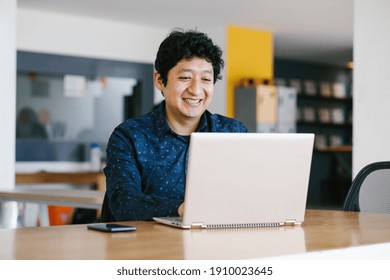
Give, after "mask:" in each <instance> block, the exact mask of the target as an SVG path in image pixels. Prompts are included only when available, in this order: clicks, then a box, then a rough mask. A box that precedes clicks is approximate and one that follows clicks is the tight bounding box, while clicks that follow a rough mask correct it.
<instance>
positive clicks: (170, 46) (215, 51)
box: [155, 29, 224, 86]
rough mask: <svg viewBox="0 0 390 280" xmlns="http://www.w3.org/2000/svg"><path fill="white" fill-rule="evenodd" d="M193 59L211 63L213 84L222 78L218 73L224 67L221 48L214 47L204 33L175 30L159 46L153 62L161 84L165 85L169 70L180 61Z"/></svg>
mask: <svg viewBox="0 0 390 280" xmlns="http://www.w3.org/2000/svg"><path fill="white" fill-rule="evenodd" d="M194 57H198V58H203V59H205V60H206V61H208V62H211V64H212V65H213V70H214V83H216V81H217V80H220V79H221V78H222V76H221V75H220V73H221V71H222V69H223V67H224V61H223V59H222V50H221V48H220V47H219V46H217V45H214V43H213V41H212V40H211V39H210V38H209V37H208V36H207V35H206V34H204V33H201V32H198V31H196V30H188V31H183V30H182V29H175V30H173V31H172V32H171V33H170V34H169V35H168V37H167V38H165V40H164V41H163V42H162V43H161V44H160V47H159V49H158V52H157V56H156V60H155V68H156V71H157V72H158V73H159V74H160V76H161V79H162V82H163V84H164V85H165V86H166V85H167V81H168V72H169V70H171V69H172V68H173V67H175V66H176V64H177V63H178V62H179V61H180V60H182V59H187V60H191V59H192V58H194Z"/></svg>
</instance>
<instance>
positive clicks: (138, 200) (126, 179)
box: [102, 30, 248, 222]
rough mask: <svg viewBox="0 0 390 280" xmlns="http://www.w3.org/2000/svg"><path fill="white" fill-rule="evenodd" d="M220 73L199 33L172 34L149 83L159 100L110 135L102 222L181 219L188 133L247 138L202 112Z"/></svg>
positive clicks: (215, 51)
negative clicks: (222, 133)
mask: <svg viewBox="0 0 390 280" xmlns="http://www.w3.org/2000/svg"><path fill="white" fill-rule="evenodd" d="M223 66H224V62H223V60H222V51H221V49H220V48H219V47H218V46H216V45H214V44H213V42H212V40H211V39H210V38H209V37H208V36H207V35H206V34H204V33H201V32H198V31H193V30H189V31H182V30H175V31H173V32H171V33H170V34H169V36H168V37H167V38H166V39H165V40H164V41H163V42H162V43H161V45H160V48H159V50H158V52H157V57H156V61H155V68H156V71H155V73H154V83H155V85H156V87H157V88H158V89H159V90H160V91H161V93H162V95H163V96H164V98H165V100H164V101H163V102H162V103H161V104H160V105H159V106H158V107H157V108H156V109H154V110H153V111H152V112H150V113H148V114H146V115H143V116H141V117H138V118H134V119H129V120H126V121H125V122H123V123H122V124H120V125H119V126H118V127H116V128H115V130H114V132H113V133H112V135H111V137H110V139H109V142H108V146H107V165H106V167H105V169H104V173H105V175H106V178H107V191H106V196H105V199H104V203H103V209H102V221H103V222H109V221H130V220H152V218H153V217H156V216H178V215H180V216H181V214H182V208H183V202H184V201H183V200H184V191H185V181H186V171H187V161H188V151H189V142H190V136H191V133H192V132H195V131H196V132H247V131H248V130H247V128H246V127H245V126H244V125H243V124H242V123H240V122H238V121H236V120H234V119H231V118H227V117H225V116H221V115H218V114H212V113H211V112H209V111H208V110H207V108H208V106H209V105H210V103H211V101H212V99H213V94H214V84H215V83H216V81H217V80H218V79H221V76H220V73H221V71H222V68H223Z"/></svg>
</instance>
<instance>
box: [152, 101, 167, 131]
mask: <svg viewBox="0 0 390 280" xmlns="http://www.w3.org/2000/svg"><path fill="white" fill-rule="evenodd" d="M153 113H154V125H155V129H156V134H157V136H161V135H163V134H165V133H168V132H170V131H171V128H170V127H169V125H168V123H167V121H166V113H165V101H162V102H161V103H160V104H159V105H158V106H157V107H156V109H154V111H153Z"/></svg>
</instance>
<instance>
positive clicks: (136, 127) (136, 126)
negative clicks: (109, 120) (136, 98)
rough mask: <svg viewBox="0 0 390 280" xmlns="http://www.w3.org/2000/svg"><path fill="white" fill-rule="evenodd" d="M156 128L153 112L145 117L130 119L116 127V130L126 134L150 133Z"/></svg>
mask: <svg viewBox="0 0 390 280" xmlns="http://www.w3.org/2000/svg"><path fill="white" fill-rule="evenodd" d="M153 127H154V115H153V113H152V112H150V113H147V114H145V115H142V116H139V117H135V118H130V119H127V120H125V121H123V122H122V123H121V124H119V125H118V126H117V127H116V130H121V131H125V132H136V131H140V132H142V131H148V130H150V129H153Z"/></svg>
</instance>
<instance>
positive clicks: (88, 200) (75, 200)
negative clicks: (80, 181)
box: [0, 189, 104, 226]
mask: <svg viewBox="0 0 390 280" xmlns="http://www.w3.org/2000/svg"><path fill="white" fill-rule="evenodd" d="M103 198H104V191H96V190H55V189H23V190H18V189H14V190H0V202H1V201H20V202H32V203H37V204H39V212H40V221H41V225H42V226H49V225H50V223H49V215H48V211H47V206H48V205H60V206H71V207H80V208H90V209H99V210H100V209H101V206H102V204H103Z"/></svg>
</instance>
